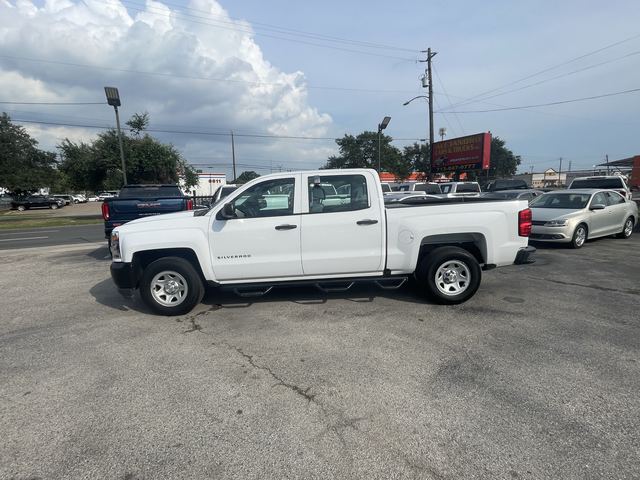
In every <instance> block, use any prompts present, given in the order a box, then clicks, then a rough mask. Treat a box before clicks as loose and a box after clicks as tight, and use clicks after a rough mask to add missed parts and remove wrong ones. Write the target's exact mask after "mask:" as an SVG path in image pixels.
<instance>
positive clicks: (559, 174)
mask: <svg viewBox="0 0 640 480" xmlns="http://www.w3.org/2000/svg"><path fill="white" fill-rule="evenodd" d="M560 185H562V157H560V168H559V169H558V186H560Z"/></svg>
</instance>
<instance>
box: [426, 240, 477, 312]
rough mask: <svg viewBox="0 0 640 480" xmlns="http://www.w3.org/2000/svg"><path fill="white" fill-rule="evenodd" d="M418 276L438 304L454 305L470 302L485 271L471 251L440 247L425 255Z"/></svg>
mask: <svg viewBox="0 0 640 480" xmlns="http://www.w3.org/2000/svg"><path fill="white" fill-rule="evenodd" d="M416 277H417V279H418V280H419V282H420V284H421V288H422V289H423V291H424V293H425V294H426V295H427V296H429V297H430V298H431V299H433V300H435V301H436V302H438V303H441V304H445V305H453V304H457V303H462V302H465V301H467V300H468V299H470V298H471V297H472V296H473V295H474V294H475V293H476V291H477V290H478V287H480V280H481V278H482V270H481V269H480V264H479V263H478V260H476V258H475V257H474V256H473V255H472V254H471V253H469V252H468V251H467V250H464V249H462V248H458V247H440V248H436V249H435V250H433V251H432V252H430V253H428V254H427V255H425V257H424V258H423V259H422V261H421V262H420V266H419V268H418V270H417V272H416Z"/></svg>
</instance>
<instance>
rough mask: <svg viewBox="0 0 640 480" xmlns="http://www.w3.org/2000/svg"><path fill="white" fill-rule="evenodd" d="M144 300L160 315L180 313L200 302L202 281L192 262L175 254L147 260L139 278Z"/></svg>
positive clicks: (202, 287) (141, 294)
mask: <svg viewBox="0 0 640 480" xmlns="http://www.w3.org/2000/svg"><path fill="white" fill-rule="evenodd" d="M140 296H141V297H142V300H143V301H144V303H145V304H146V305H147V306H148V307H149V308H150V309H151V310H153V311H154V312H155V313H158V314H160V315H167V316H172V315H184V314H185V313H188V312H190V311H191V310H192V309H193V307H195V306H196V305H197V304H199V303H200V301H201V300H202V297H203V296H204V285H203V284H202V280H201V279H200V275H198V272H197V271H196V269H195V268H194V267H193V265H192V264H191V263H190V262H189V261H187V260H185V259H184V258H179V257H165V258H161V259H159V260H156V261H155V262H153V263H151V264H149V266H147V268H146V269H145V270H144V273H143V274H142V280H141V281H140Z"/></svg>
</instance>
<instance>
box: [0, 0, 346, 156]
mask: <svg viewBox="0 0 640 480" xmlns="http://www.w3.org/2000/svg"><path fill="white" fill-rule="evenodd" d="M190 6H191V7H192V8H193V9H194V11H196V10H197V11H198V14H197V15H198V17H200V18H199V19H195V18H193V17H188V18H187V17H185V16H184V14H182V13H180V12H177V11H174V10H172V9H171V8H170V7H169V6H166V5H164V4H162V3H161V2H156V1H152V0H147V2H146V5H145V7H144V9H141V10H143V11H139V10H137V9H133V8H130V9H129V10H127V8H125V6H124V5H123V4H122V3H120V2H119V1H118V0H84V1H82V2H72V1H69V0H46V1H45V2H44V4H41V3H36V2H31V1H27V0H19V1H13V2H11V1H7V0H0V56H1V57H0V65H2V69H1V70H0V91H2V92H3V93H2V97H4V98H3V99H6V100H22V101H64V102H71V101H102V100H103V98H104V93H103V91H102V87H103V86H104V85H115V86H117V87H118V88H119V90H120V95H121V97H122V100H123V107H122V114H123V117H127V116H128V115H130V114H132V113H134V112H141V111H145V110H146V111H148V112H149V113H150V114H151V121H152V126H153V125H162V126H164V127H167V126H171V127H174V129H180V130H188V129H192V130H194V129H197V130H200V131H203V130H206V131H225V132H226V131H228V130H230V129H234V130H235V131H239V132H253V133H256V132H258V133H270V134H276V135H296V136H327V131H328V129H329V127H330V126H331V122H332V120H331V117H330V116H329V115H327V114H323V113H320V112H318V111H317V109H315V108H313V107H312V106H310V105H309V103H308V98H307V90H306V87H305V84H306V80H305V77H304V74H303V73H302V72H300V71H296V72H290V73H287V72H282V71H280V70H279V69H278V68H276V67H275V66H273V65H272V64H270V63H269V62H268V61H267V60H266V59H265V58H264V57H263V54H262V51H261V49H260V47H259V46H258V45H257V44H256V42H255V41H254V39H253V35H252V33H250V32H251V27H250V25H249V24H247V23H246V22H239V21H234V20H232V19H230V18H229V17H228V15H227V14H226V12H225V10H224V9H223V8H222V7H221V6H220V5H219V4H218V3H217V2H216V1H215V0H192V1H191V3H190ZM203 11H206V12H209V14H206V13H201V12H203ZM203 17H204V18H203ZM219 22H224V23H219ZM215 25H218V26H215ZM233 26H235V27H236V28H237V29H234V28H230V27H233ZM17 57H19V58H17ZM26 59H32V60H33V59H40V60H47V61H49V62H63V63H65V64H60V63H46V62H35V61H29V60H26ZM70 63H71V64H85V65H92V66H94V67H95V68H80V67H76V66H72V65H69V64H70ZM98 67H103V68H98ZM104 67H107V68H104ZM125 70H129V71H131V70H136V71H139V72H154V73H156V74H163V76H158V75H145V74H135V73H131V72H126V71H125ZM185 76H187V77H204V78H209V79H224V80H232V81H214V80H200V79H194V78H184V77H185ZM20 109H21V110H22V111H23V112H24V110H29V111H30V112H32V113H30V114H29V115H30V116H29V117H28V118H34V119H43V120H50V121H58V122H69V123H92V124H96V122H99V123H100V124H105V123H106V124H111V123H112V122H113V114H112V111H110V110H109V109H108V108H107V107H106V106H104V107H103V106H86V107H24V108H23V107H20ZM13 116H14V117H16V118H19V117H21V118H27V115H26V114H25V113H22V114H20V115H17V114H13ZM70 118H76V119H77V120H76V121H75V122H71V121H70ZM88 119H92V120H88ZM31 128H32V131H33V132H34V133H37V134H39V135H42V138H40V140H41V144H42V145H43V146H49V147H50V146H52V145H47V142H49V141H52V139H54V138H59V137H60V136H61V135H62V136H64V135H65V134H69V135H70V136H73V137H74V138H87V137H86V133H87V131H86V130H80V131H76V130H71V129H64V128H60V127H56V128H55V129H54V128H53V127H51V128H47V127H44V126H41V127H39V128H37V129H35V128H34V127H31ZM49 130H50V131H49ZM71 132H73V133H71ZM79 132H80V133H79ZM165 139H168V140H171V141H172V142H174V143H175V144H176V145H177V146H178V147H179V148H180V149H181V150H183V151H184V152H185V153H186V154H187V156H189V155H193V156H210V157H212V158H220V159H226V160H227V161H229V154H228V150H229V149H228V139H225V138H224V137H218V138H216V137H214V138H208V137H195V136H194V137H189V136H177V135H174V136H166V137H165ZM237 141H238V144H239V148H238V151H239V152H246V155H247V157H248V158H254V159H256V160H254V161H251V162H247V163H263V164H266V165H269V163H270V159H271V158H272V157H275V158H273V160H272V161H273V163H274V164H277V165H279V164H283V165H285V166H286V167H292V166H293V167H295V166H297V165H299V166H300V167H307V168H308V167H309V166H312V165H314V164H315V165H320V164H321V163H323V161H324V160H325V159H326V157H327V155H328V154H330V153H331V152H332V151H333V145H332V144H331V142H325V143H322V142H312V141H309V142H292V141H276V140H259V141H258V140H255V139H254V140H248V139H246V138H243V137H240V138H238V139H237ZM54 145H55V143H54ZM258 159H260V161H258ZM239 161H242V156H239Z"/></svg>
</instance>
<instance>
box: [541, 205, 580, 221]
mask: <svg viewBox="0 0 640 480" xmlns="http://www.w3.org/2000/svg"><path fill="white" fill-rule="evenodd" d="M581 213H582V210H569V209H565V208H532V209H531V215H532V219H533V220H539V221H544V222H548V221H549V220H558V219H565V218H566V219H569V218H571V217H574V216H576V215H580V214H581Z"/></svg>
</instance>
